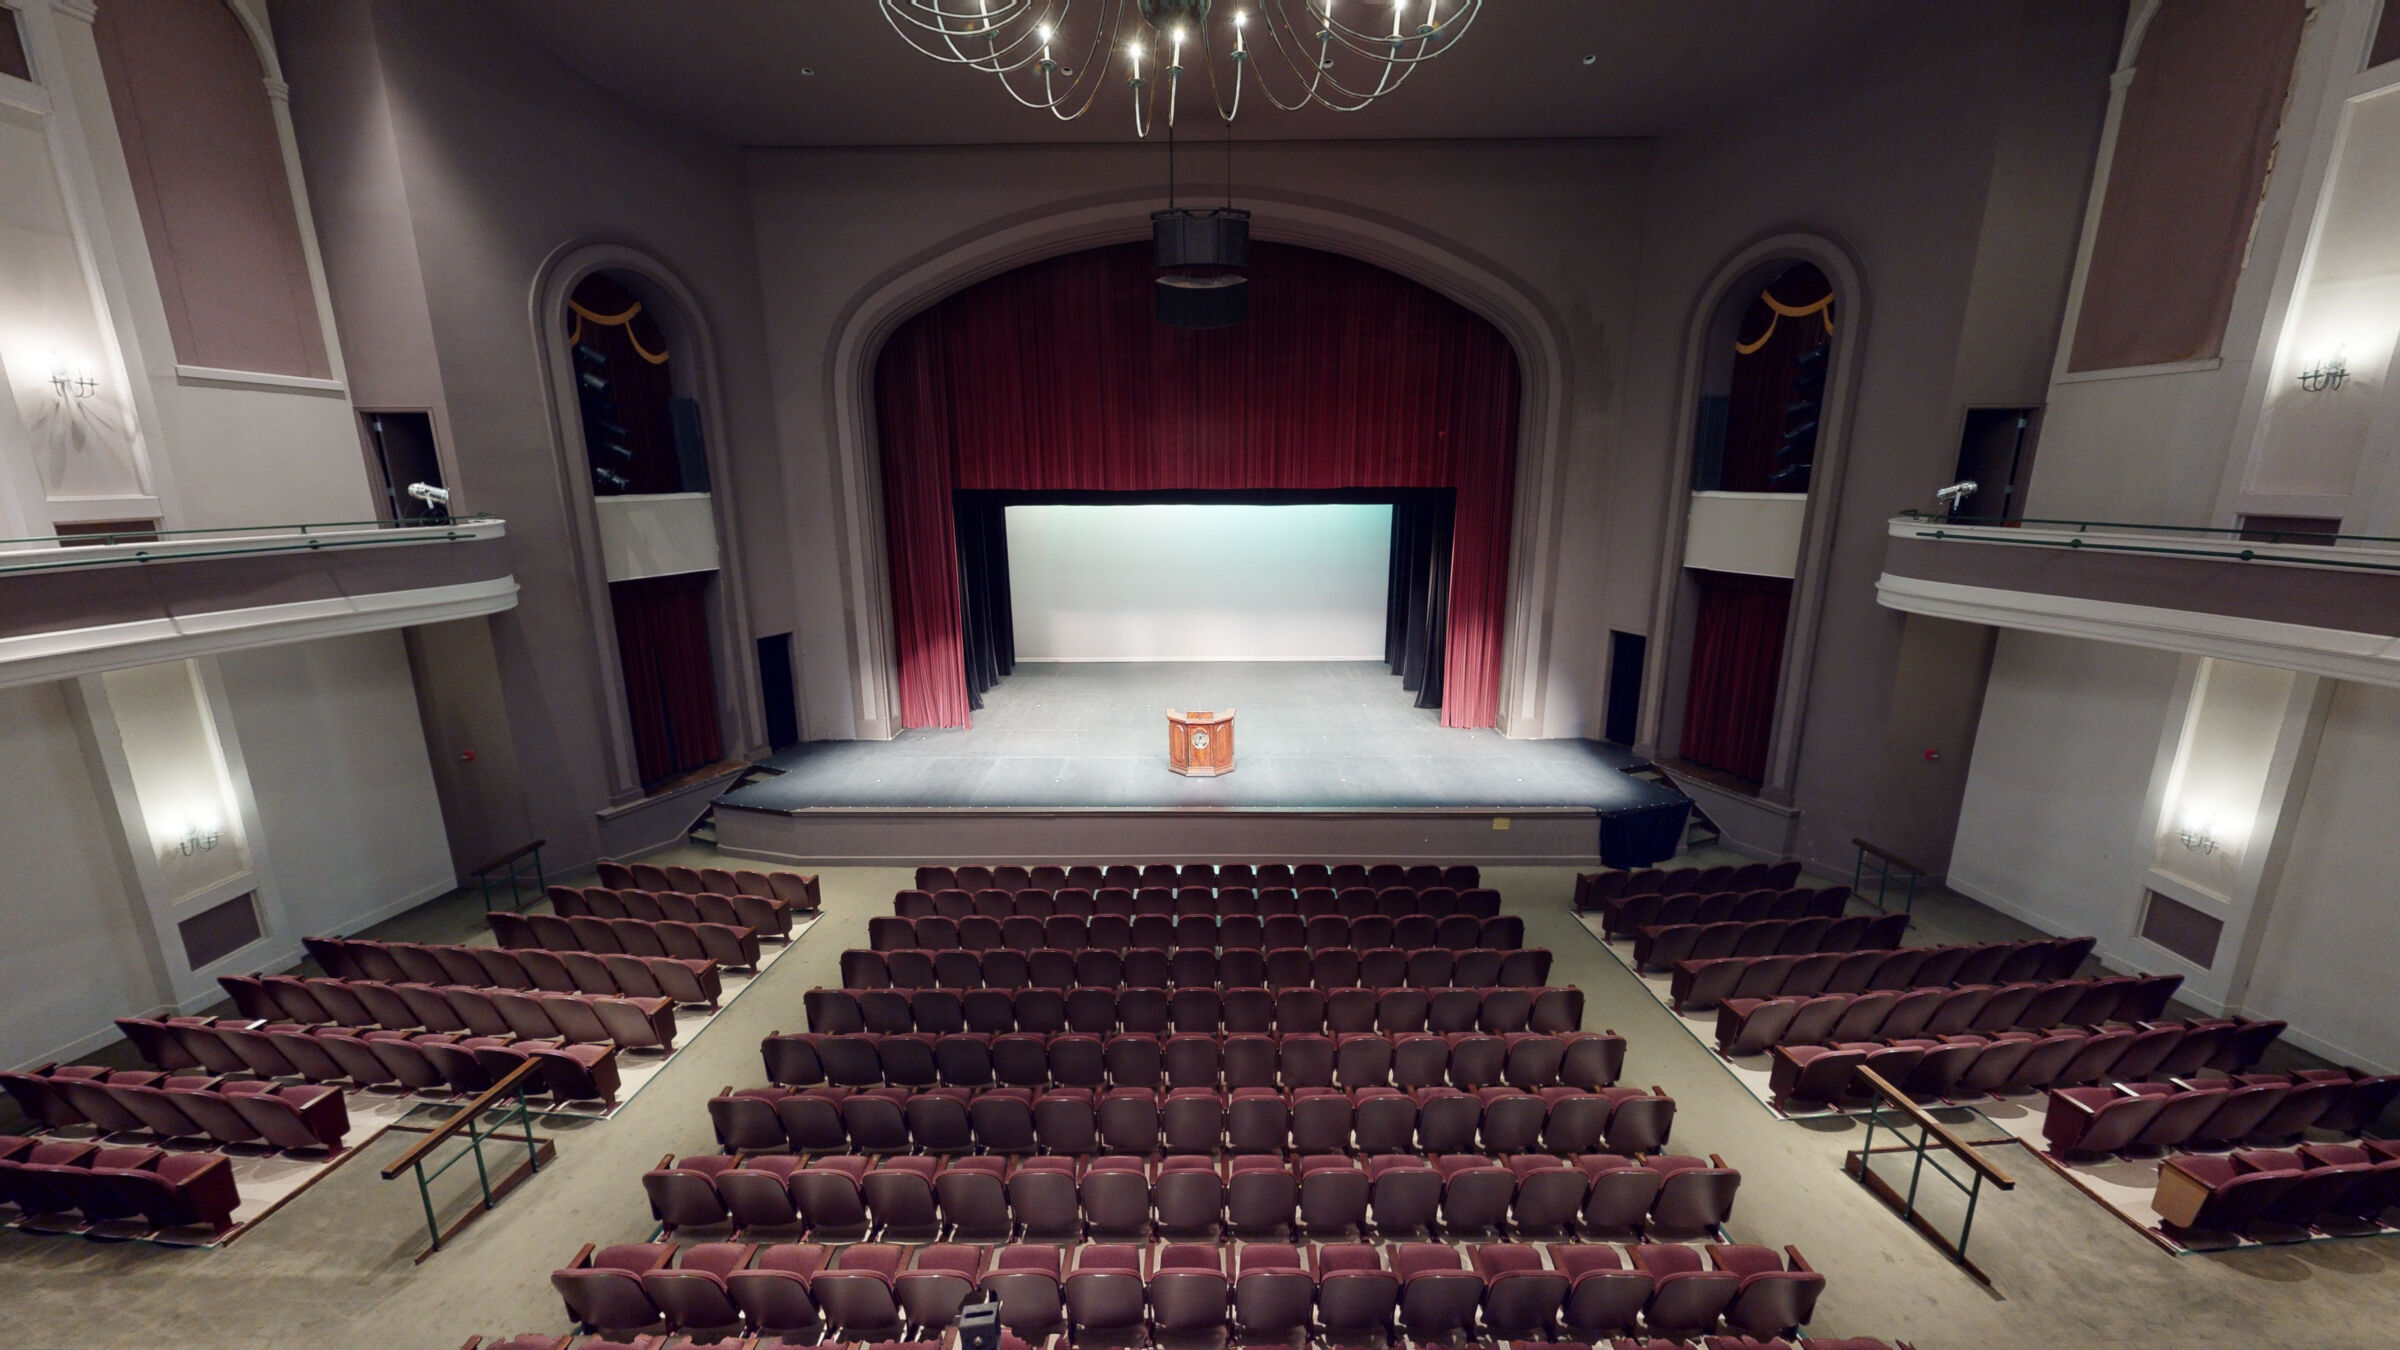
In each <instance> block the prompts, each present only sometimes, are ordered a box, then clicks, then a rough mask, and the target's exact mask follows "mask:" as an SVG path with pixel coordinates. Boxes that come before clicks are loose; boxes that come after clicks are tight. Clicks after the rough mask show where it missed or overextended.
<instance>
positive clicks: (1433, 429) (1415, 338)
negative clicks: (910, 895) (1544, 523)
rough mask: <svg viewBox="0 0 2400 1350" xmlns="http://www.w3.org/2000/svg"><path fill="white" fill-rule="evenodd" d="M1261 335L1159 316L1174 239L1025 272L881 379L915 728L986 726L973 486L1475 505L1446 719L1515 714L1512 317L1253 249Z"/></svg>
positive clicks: (897, 627)
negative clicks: (1161, 270) (966, 571)
mask: <svg viewBox="0 0 2400 1350" xmlns="http://www.w3.org/2000/svg"><path fill="white" fill-rule="evenodd" d="M1250 256H1251V266H1250V290H1251V301H1250V318H1249V321H1248V322H1247V323H1244V324H1242V325H1240V326H1238V327H1235V328H1227V329H1217V330H1214V331H1206V332H1200V331H1190V330H1184V329H1173V328H1166V327H1163V326H1161V325H1159V324H1157V323H1156V322H1154V321H1153V320H1152V317H1151V281H1152V273H1153V270H1154V269H1153V268H1152V267H1151V265H1150V246H1149V245H1148V244H1147V243H1139V244H1125V245H1119V246H1112V247H1109V248H1104V249H1094V250H1091V251H1088V252H1084V253H1074V254H1068V255H1065V256H1063V257H1059V258H1052V259H1047V260H1045V261H1042V262H1039V263H1034V264H1032V265H1029V266H1026V267H1022V268H1019V269H1017V270H1015V271H1012V272H1007V273H1003V274H1002V275H1000V276H997V277H994V278H992V279H991V280H989V281H985V282H982V283H979V284H977V285H975V286H972V287H969V288H968V289H966V290H964V291H961V292H959V293H957V294H956V295H953V296H950V297H949V298H947V299H945V300H943V301H942V302H941V303H939V304H937V305H935V306H934V307H933V308H932V309H929V310H927V311H926V312H925V313H923V314H920V315H918V316H917V317H916V318H914V319H911V320H910V321H909V322H908V323H906V324H904V325H903V326H902V327H901V328H900V330H899V331H898V332H896V333H895V334H894V335H893V337H892V339H891V341H890V343H889V344H888V345H886V347H885V348H884V352H883V356H882V359H881V361H880V362H879V363H878V365H877V367H876V408H877V417H878V421H879V424H880V429H881V435H882V448H883V486H884V503H885V511H886V520H887V525H888V528H889V534H890V548H891V562H892V590H893V617H894V632H895V637H896V641H897V645H898V648H899V651H898V659H899V667H900V713H901V721H902V722H903V723H904V724H906V725H908V726H912V727H921V726H965V725H968V721H969V709H970V706H971V704H970V701H969V696H968V682H967V653H966V651H965V650H964V647H965V641H966V639H965V634H964V631H963V626H962V616H961V612H960V601H961V592H962V587H961V581H960V577H959V575H958V567H959V561H958V548H957V545H956V543H955V536H954V521H953V518H952V506H951V502H952V498H951V494H952V493H953V492H954V491H956V490H959V489H968V490H982V489H1018V490H1027V489H1032V490H1048V491H1073V490H1081V491H1100V492H1140V491H1172V490H1194V489H1213V490H1238V489H1265V488H1284V489H1315V490H1323V489H1336V488H1361V487H1399V488H1452V489H1455V490H1456V503H1457V505H1456V510H1455V515H1454V520H1453V528H1452V546H1451V550H1450V556H1449V604H1448V624H1447V642H1446V644H1445V647H1444V651H1443V655H1442V681H1441V684H1442V690H1441V692H1442V722H1443V724H1444V725H1446V726H1463V727H1482V726H1490V725H1492V723H1493V719H1494V714H1495V712H1496V710H1497V708H1498V703H1499V687H1500V642H1501V628H1502V623H1503V619H1504V611H1505V606H1506V599H1507V596H1506V587H1507V571H1508V535H1509V506H1510V495H1511V492H1512V490H1513V485H1514V469H1515V459H1516V409H1517V365H1516V357H1515V355H1514V353H1513V352H1511V351H1510V349H1509V346H1508V342H1507V340H1506V339H1505V338H1504V337H1502V336H1501V334H1500V332H1499V330H1497V329H1495V328H1493V327H1492V326H1491V325H1490V324H1489V323H1488V322H1486V321H1484V320H1483V319H1481V318H1480V317H1478V316H1476V315H1474V314H1473V313H1471V312H1469V311H1468V310H1466V309H1465V308H1463V307H1461V306H1459V305H1458V304H1456V303H1455V302H1453V301H1451V300H1448V299H1446V298H1444V297H1442V296H1440V295H1437V294H1435V293H1434V292H1433V291H1431V290H1428V289H1426V288H1425V287H1423V286H1421V285H1418V284H1417V283H1416V282H1413V281H1410V280H1408V279H1406V278H1404V277H1401V276H1398V275H1396V274H1394V273H1391V272H1387V271H1384V270H1383V269H1381V268H1378V267H1375V266H1373V265H1371V264H1368V263H1363V262H1359V261H1356V260H1354V259H1350V258H1344V257H1340V256H1338V255H1334V254H1328V253H1320V252H1317V251H1315V250H1311V249H1303V248H1294V247H1290V246H1287V245H1275V244H1255V245H1253V246H1252V248H1251V254H1250Z"/></svg>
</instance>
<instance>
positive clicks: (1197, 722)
mask: <svg viewBox="0 0 2400 1350" xmlns="http://www.w3.org/2000/svg"><path fill="white" fill-rule="evenodd" d="M1167 767H1168V768H1170V769H1173V770H1174V771H1175V772H1177V773H1179V774H1183V775H1185V776H1186V777H1190V778H1214V777H1216V776H1217V775H1218V774H1221V773H1232V772H1233V709H1231V708H1227V709H1226V710H1225V711H1223V712H1177V711H1175V710H1174V709H1173V708H1169V709H1167Z"/></svg>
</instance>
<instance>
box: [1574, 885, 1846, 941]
mask: <svg viewBox="0 0 2400 1350" xmlns="http://www.w3.org/2000/svg"><path fill="white" fill-rule="evenodd" d="M1849 906H1850V888H1849V887H1848V886H1839V885H1836V886H1783V887H1780V888H1779V887H1774V886H1759V887H1755V888H1753V889H1749V890H1730V891H1707V892H1698V891H1674V892H1669V893H1666V894H1650V895H1627V896H1619V897H1616V898H1615V899H1611V900H1608V901H1606V902H1605V903H1603V904H1602V905H1601V907H1600V910H1599V914H1600V918H1601V923H1600V931H1601V934H1602V936H1603V937H1604V938H1606V939H1607V940H1610V941H1615V940H1618V939H1622V938H1628V937H1633V938H1638V937H1639V936H1640V935H1641V932H1642V930H1643V929H1645V928H1656V927H1660V926H1663V925H1671V924H1685V923H1759V922H1763V921H1765V920H1768V919H1838V918H1841V917H1842V916H1843V914H1844V913H1845V912H1846V911H1847V910H1848V909H1849ZM1876 917H1881V916H1876Z"/></svg>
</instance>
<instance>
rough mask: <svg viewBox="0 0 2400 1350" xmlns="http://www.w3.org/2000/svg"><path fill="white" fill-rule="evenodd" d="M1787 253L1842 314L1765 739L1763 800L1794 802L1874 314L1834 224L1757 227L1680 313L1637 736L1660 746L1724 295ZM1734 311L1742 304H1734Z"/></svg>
mask: <svg viewBox="0 0 2400 1350" xmlns="http://www.w3.org/2000/svg"><path fill="white" fill-rule="evenodd" d="M1792 263H1807V264H1809V265H1810V266H1812V267H1814V268H1816V269H1817V270H1818V271H1820V272H1822V273H1824V274H1825V279H1826V280H1827V281H1830V282H1832V283H1833V307H1834V313H1835V315H1836V316H1837V318H1836V320H1835V324H1834V331H1833V352H1832V370H1831V373H1830V378H1829V379H1828V380H1827V381H1826V392H1825V407H1824V411H1823V413H1822V415H1821V416H1820V417H1819V418H1818V423H1817V425H1818V431H1817V448H1816V455H1815V458H1814V464H1813V467H1812V468H1811V469H1810V471H1809V484H1808V508H1807V510H1806V513H1805V514H1804V515H1803V517H1802V522H1801V534H1800V558H1799V566H1798V568H1797V573H1798V575H1797V576H1795V577H1794V579H1793V582H1792V605H1791V613H1790V616H1789V617H1788V618H1787V619H1786V620H1785V628H1784V635H1783V669H1782V671H1781V672H1780V673H1778V675H1777V676H1776V684H1775V721H1774V726H1773V729H1772V732H1771V734H1770V736H1769V739H1768V743H1767V772H1766V777H1765V778H1764V779H1762V780H1760V783H1759V787H1758V795H1759V797H1760V798H1761V799H1762V800H1765V801H1769V802H1774V803H1777V804H1780V805H1789V804H1790V802H1791V799H1792V787H1793V780H1794V778H1795V776H1796V774H1797V770H1798V766H1799V761H1800V737H1801V732H1802V730H1803V725H1802V724H1803V722H1804V720H1805V718H1804V716H1803V714H1804V713H1805V711H1806V707H1807V700H1808V686H1809V674H1810V671H1811V669H1812V668H1813V667H1814V665H1815V661H1816V637H1817V618H1818V615H1819V614H1820V612H1822V610H1823V609H1824V605H1825V565H1826V560H1827V557H1828V555H1830V554H1831V552H1832V550H1833V535H1834V528H1835V525H1836V523H1837V518H1838V517H1839V515H1840V506H1841V493H1842V479H1843V477H1844V476H1845V474H1846V472H1847V470H1848V467H1849V460H1850V453H1849V452H1850V418H1851V411H1852V407H1853V405H1854V404H1855V402H1856V396H1857V389H1858V367H1859V359H1860V355H1861V353H1862V351H1863V349H1864V339H1865V335H1866V331H1867V321H1868V317H1869V314H1868V296H1867V291H1866V284H1865V279H1864V276H1863V274H1862V273H1861V270H1860V268H1859V265H1858V260H1857V257H1856V255H1854V254H1853V253H1852V252H1851V250H1850V248H1849V246H1848V245H1847V244H1844V243H1843V242H1841V241H1840V240H1839V239H1837V238H1835V237H1834V236H1832V235H1830V234H1825V233H1822V232H1819V231H1814V230H1805V229H1796V228H1794V229H1782V230H1777V231H1775V232H1773V233H1771V234H1767V235H1762V236H1760V237H1759V238H1757V239H1754V240H1752V241H1751V242H1750V243H1748V244H1745V245H1743V246H1742V247H1741V248H1740V249H1737V250H1735V252H1734V253H1733V255H1732V256H1731V257H1729V258H1727V259H1726V260H1725V261H1724V262H1722V263H1720V264H1718V266H1717V269H1716V270H1715V271H1714V272H1712V273H1710V275H1709V278H1708V281H1707V283H1706V284H1705V285H1703V286H1702V287H1701V288H1700V291H1699V293H1698V295H1697V296H1696V297H1695V298H1694V299H1693V302H1692V307H1691V309H1690V310H1689V311H1688V312H1687V313H1686V315H1685V316H1684V323H1683V333H1684V338H1683V353H1682V360H1681V365H1680V374H1679V376H1678V378H1677V381H1676V408H1675V422H1674V437H1675V439H1674V445H1673V452H1672V453H1673V465H1674V468H1673V471H1672V474H1671V476H1670V477H1669V478H1668V480H1667V481H1668V484H1669V487H1668V491H1667V494H1666V499H1665V501H1664V502H1663V503H1661V508H1660V509H1661V511H1662V512H1663V514H1664V519H1663V520H1662V521H1661V522H1660V529H1659V539H1660V541H1661V543H1660V552H1659V560H1658V585H1657V588H1656V591H1655V592H1654V594H1653V596H1652V600H1651V608H1650V633H1651V637H1652V639H1653V642H1654V644H1655V645H1654V647H1653V650H1654V651H1657V652H1658V653H1659V654H1660V656H1661V657H1662V658H1668V659H1653V660H1652V661H1651V662H1650V663H1649V666H1648V669H1646V670H1645V671H1644V672H1643V674H1642V716H1641V721H1640V723H1639V730H1638V735H1637V736H1636V741H1637V746H1638V748H1639V749H1641V750H1643V751H1644V752H1647V753H1656V752H1657V751H1658V749H1659V746H1660V735H1661V730H1662V722H1663V719H1664V715H1665V711H1666V706H1667V703H1668V701H1669V700H1668V684H1667V679H1668V675H1669V672H1670V671H1671V670H1672V669H1673V668H1675V667H1676V666H1678V665H1679V664H1681V663H1679V662H1677V661H1675V660H1673V659H1671V658H1672V651H1671V644H1672V642H1673V639H1674V636H1675V631H1676V630H1675V624H1676V620H1677V613H1676V608H1677V602H1678V600H1679V598H1680V593H1681V585H1682V581H1683V545H1684V532H1685V528H1686V526H1687V525H1688V523H1689V520H1690V512H1691V481H1692V453H1693V448H1694V443H1695V442H1696V441H1697V439H1698V436H1699V411H1700V395H1701V391H1702V389H1703V388H1704V387H1705V386H1706V383H1707V375H1708V356H1709V343H1710V340H1711V338H1712V337H1714V336H1715V335H1716V334H1717V330H1718V329H1719V328H1720V327H1721V326H1722V324H1721V320H1722V318H1723V316H1724V313H1725V311H1726V309H1727V301H1728V300H1730V299H1732V298H1734V297H1735V296H1736V295H1737V294H1738V293H1739V292H1740V291H1741V290H1742V289H1743V288H1745V287H1755V286H1758V285H1763V284H1764V283H1765V282H1766V281H1767V280H1768V279H1769V278H1771V276H1772V275H1773V273H1774V272H1775V271H1776V270H1777V269H1779V268H1782V267H1786V266H1789V265H1790V264H1792ZM1737 322H1738V316H1737Z"/></svg>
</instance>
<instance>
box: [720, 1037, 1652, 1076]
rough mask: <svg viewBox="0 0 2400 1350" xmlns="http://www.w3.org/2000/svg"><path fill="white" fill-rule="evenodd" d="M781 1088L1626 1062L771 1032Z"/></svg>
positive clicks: (1596, 1050) (1620, 1048)
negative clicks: (828, 1084)
mask: <svg viewBox="0 0 2400 1350" xmlns="http://www.w3.org/2000/svg"><path fill="white" fill-rule="evenodd" d="M760 1049H761V1052H762V1054H763V1055H764V1057H765V1059H766V1063H767V1081H768V1082H770V1083H776V1084H780V1085H782V1086H784V1087H812V1086H814V1085H816V1084H818V1083H831V1084H832V1085H833V1086H835V1087H932V1086H935V1085H937V1084H938V1085H941V1086H944V1087H969V1088H972V1087H991V1086H994V1085H999V1086H1004V1087H1026V1088H1038V1087H1051V1086H1055V1087H1088V1088H1098V1087H1150V1088H1155V1087H1160V1086H1165V1087H1220V1086H1221V1087H1224V1088H1226V1089H1228V1090H1231V1089H1233V1088H1244V1087H1281V1088H1285V1089H1291V1088H1303V1087H1345V1088H1352V1087H1392V1086H1395V1085H1397V1086H1399V1087H1403V1088H1421V1087H1442V1086H1445V1085H1447V1086H1450V1087H1456V1088H1466V1089H1474V1088H1484V1087H1494V1086H1497V1085H1500V1084H1503V1083H1505V1084H1507V1085H1508V1086H1511V1087H1520V1088H1528V1089H1531V1088H1543V1087H1561V1086H1564V1087H1581V1088H1603V1087H1608V1086H1610V1085H1612V1084H1614V1083H1615V1082H1616V1081H1617V1073H1618V1071H1619V1070H1620V1069H1621V1068H1622V1067H1623V1066H1624V1063H1625V1038H1624V1037H1622V1036H1619V1035H1617V1034H1615V1033H1614V1032H1608V1033H1601V1032H1596V1031H1576V1032H1568V1033H1565V1034H1563V1035H1557V1034H1552V1033H1550V1032H1544V1031H1518V1032H1510V1033H1508V1034H1507V1035H1500V1034H1497V1033H1494V1032H1487V1031H1459V1032H1450V1033H1448V1034H1442V1033H1437V1032H1423V1031H1403V1032H1395V1033H1387V1032H1381V1031H1359V1032H1345V1033H1343V1034H1341V1035H1338V1036H1329V1035H1325V1034H1323V1033H1319V1032H1294V1033H1292V1034H1291V1035H1289V1036H1276V1035H1273V1034H1271V1033H1268V1032H1237V1033H1230V1034H1227V1033H1219V1032H1170V1033H1168V1034H1167V1035H1166V1036H1164V1037H1161V1036H1157V1035H1154V1034H1152V1033H1150V1032H1146V1031H1134V1032H1117V1033H1113V1034H1111V1035H1108V1036H1105V1037H1103V1036H1094V1035H1089V1034H1086V1033H1082V1032H1058V1033H1054V1034H1044V1033H1040V1032H1030V1031H1015V1032H1004V1033H1002V1034H1001V1035H998V1036H991V1035H986V1034H984V1033H982V1032H975V1031H959V1032H948V1033H945V1034H942V1035H934V1034H931V1033H928V1032H921V1031H917V1032H896V1033H890V1034H886V1033H880V1032H839V1033H828V1032H796V1033H785V1032H780V1031H779V1032H773V1033H770V1034H769V1035H768V1036H767V1038H766V1040H765V1041H764V1042H763V1043H762V1045H761V1047H760Z"/></svg>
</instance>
